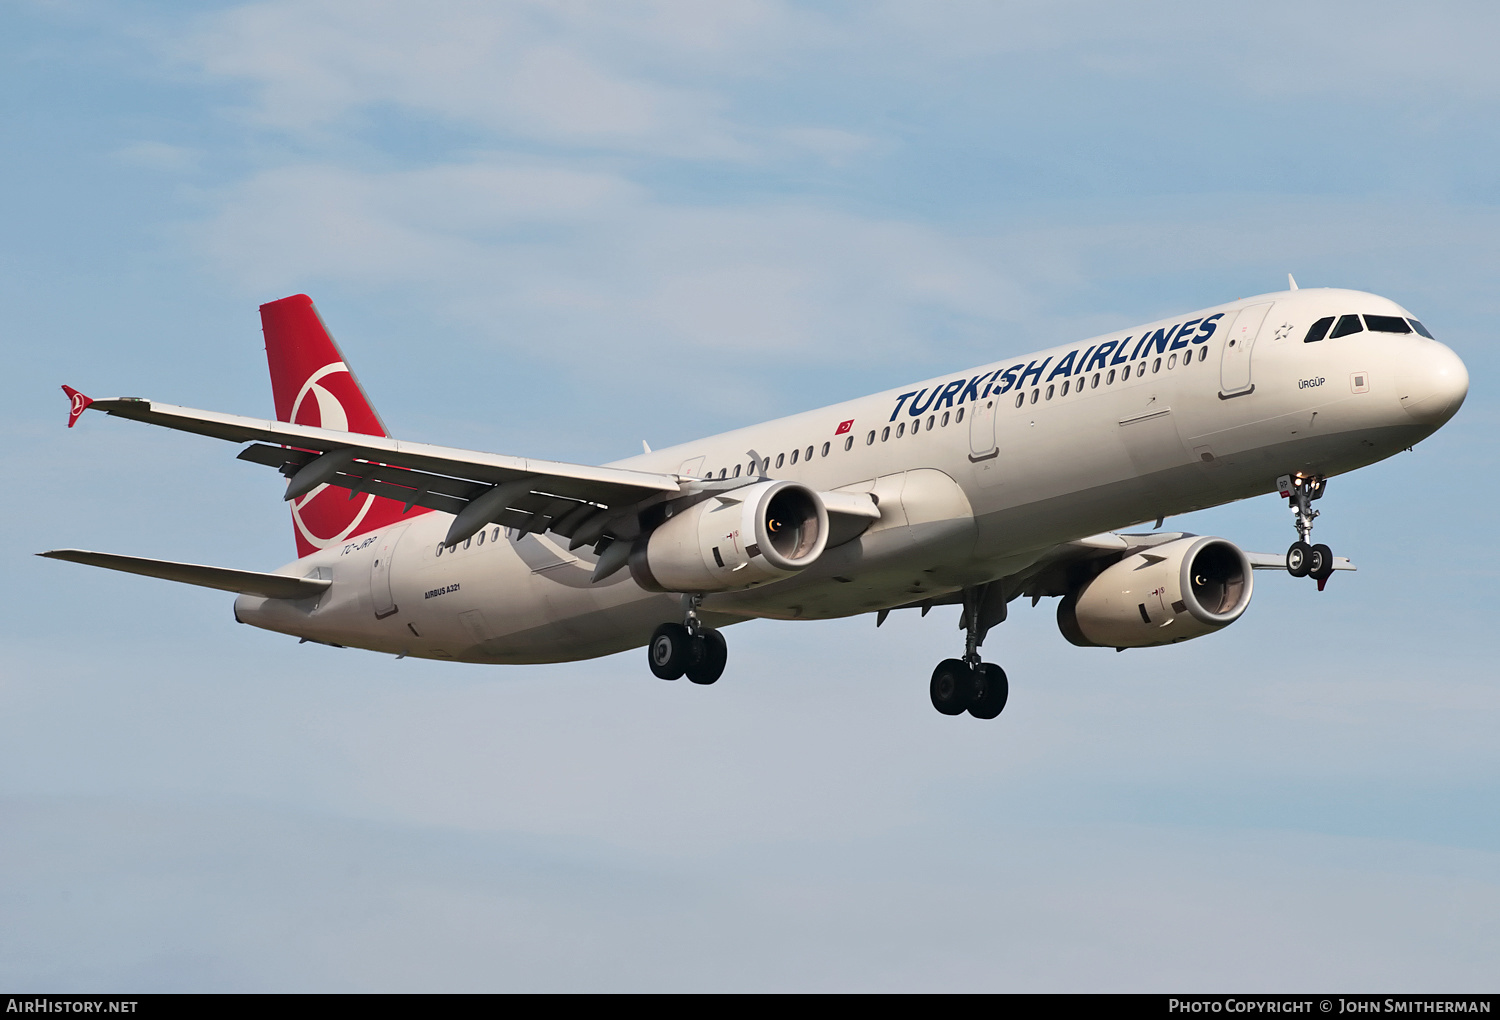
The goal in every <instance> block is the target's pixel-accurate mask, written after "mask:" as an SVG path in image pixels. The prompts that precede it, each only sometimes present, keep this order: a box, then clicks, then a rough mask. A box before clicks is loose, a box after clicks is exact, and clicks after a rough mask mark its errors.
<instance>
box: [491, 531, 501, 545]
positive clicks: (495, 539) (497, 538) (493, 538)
mask: <svg viewBox="0 0 1500 1020" xmlns="http://www.w3.org/2000/svg"><path fill="white" fill-rule="evenodd" d="M490 541H491V542H498V541H500V529H499V528H496V529H495V530H494V532H493V533H491V535H490Z"/></svg>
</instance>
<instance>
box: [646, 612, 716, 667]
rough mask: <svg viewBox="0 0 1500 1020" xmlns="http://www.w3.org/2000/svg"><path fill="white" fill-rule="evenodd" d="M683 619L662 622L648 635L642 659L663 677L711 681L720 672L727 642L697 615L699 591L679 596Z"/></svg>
mask: <svg viewBox="0 0 1500 1020" xmlns="http://www.w3.org/2000/svg"><path fill="white" fill-rule="evenodd" d="M683 602H684V603H686V606H687V609H686V612H685V613H684V622H683V623H664V624H662V625H661V626H660V627H657V628H656V633H654V634H652V635H651V643H650V644H649V645H647V646H646V659H647V661H648V662H649V663H650V664H651V672H652V673H653V674H655V675H656V676H658V677H660V678H661V679H663V680H676V679H678V678H680V677H682V676H686V677H687V678H688V679H689V680H691V681H692V682H693V683H695V684H711V683H713V682H714V681H716V680H718V679H719V677H721V676H723V675H724V666H725V664H726V663H727V662H728V661H729V646H728V644H727V643H726V642H725V641H724V635H723V634H720V633H719V632H718V631H716V630H714V629H713V628H711V627H705V626H703V623H702V621H701V620H699V619H698V607H699V606H700V605H701V604H702V602H703V596H702V595H687V596H683Z"/></svg>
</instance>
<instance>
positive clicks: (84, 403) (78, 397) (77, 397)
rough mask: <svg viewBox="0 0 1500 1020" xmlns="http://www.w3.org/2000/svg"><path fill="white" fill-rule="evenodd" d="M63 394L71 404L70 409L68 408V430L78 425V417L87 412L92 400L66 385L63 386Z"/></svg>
mask: <svg viewBox="0 0 1500 1020" xmlns="http://www.w3.org/2000/svg"><path fill="white" fill-rule="evenodd" d="M63 392H64V393H66V394H67V395H68V399H69V400H70V401H72V404H73V406H72V407H70V408H68V428H72V427H73V426H74V425H76V424H78V416H79V415H80V414H82V413H83V412H84V411H87V410H88V407H89V405H90V404H92V403H93V402H94V398H93V397H86V396H84V395H83V394H82V393H79V392H78V391H77V390H75V389H74V388H73V387H71V386H68V385H64V386H63Z"/></svg>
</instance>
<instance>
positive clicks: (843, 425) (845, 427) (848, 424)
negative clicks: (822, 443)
mask: <svg viewBox="0 0 1500 1020" xmlns="http://www.w3.org/2000/svg"><path fill="white" fill-rule="evenodd" d="M853 427H854V419H853V418H850V419H849V420H848V421H841V422H839V427H838V428H836V429H834V430H833V434H834V435H836V436H841V435H843V434H844V433H845V432H848V431H849V430H850V429H852V428H853Z"/></svg>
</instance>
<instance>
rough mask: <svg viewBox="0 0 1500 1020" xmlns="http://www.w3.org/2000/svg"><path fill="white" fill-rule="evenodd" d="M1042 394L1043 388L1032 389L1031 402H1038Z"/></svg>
mask: <svg viewBox="0 0 1500 1020" xmlns="http://www.w3.org/2000/svg"><path fill="white" fill-rule="evenodd" d="M1041 395H1042V391H1041V390H1032V391H1031V402H1032V403H1033V404H1034V403H1036V402H1037V400H1039V399H1040V398H1041Z"/></svg>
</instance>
